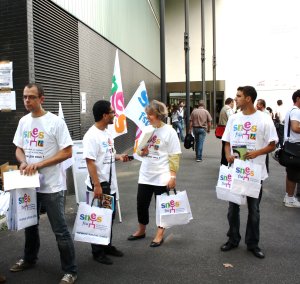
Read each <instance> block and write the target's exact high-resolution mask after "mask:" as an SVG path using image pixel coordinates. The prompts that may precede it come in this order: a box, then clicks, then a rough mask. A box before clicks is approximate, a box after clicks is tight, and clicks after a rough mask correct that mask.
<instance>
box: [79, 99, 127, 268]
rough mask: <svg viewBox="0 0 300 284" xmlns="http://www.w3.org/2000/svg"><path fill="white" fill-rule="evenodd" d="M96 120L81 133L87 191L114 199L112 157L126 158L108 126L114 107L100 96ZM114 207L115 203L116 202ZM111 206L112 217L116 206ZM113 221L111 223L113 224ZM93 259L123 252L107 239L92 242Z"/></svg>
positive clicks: (104, 259)
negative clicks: (86, 174) (95, 242)
mask: <svg viewBox="0 0 300 284" xmlns="http://www.w3.org/2000/svg"><path fill="white" fill-rule="evenodd" d="M93 115H94V120H95V124H94V125H93V126H92V127H90V128H89V130H88V131H87V132H86V134H85V135H84V137H83V141H82V142H83V158H84V159H85V160H86V164H87V168H88V176H87V178H86V181H85V183H86V185H87V189H88V191H91V192H93V193H94V198H97V199H99V198H102V197H103V194H108V195H112V196H113V197H114V201H116V192H117V189H118V183H117V176H116V167H115V161H116V160H120V161H123V162H127V161H128V155H125V154H122V155H118V154H116V153H115V149H114V140H113V138H112V135H111V134H110V132H109V131H108V130H107V126H108V125H109V124H113V123H114V117H115V111H114V110H113V109H112V107H111V103H110V102H109V101H105V100H100V101H97V102H96V103H95V104H94V106H93ZM115 208H116V206H115ZM115 208H114V210H113V218H112V220H114V218H115V212H116V210H115ZM112 225H113V224H112ZM91 246H92V254H93V258H94V260H96V261H97V262H100V263H102V264H108V265H109V264H112V263H113V262H112V260H111V259H110V258H109V257H107V255H112V256H117V257H122V256H123V252H121V251H120V250H118V249H117V248H116V247H115V246H113V245H112V234H111V238H110V243H109V244H108V245H107V246H105V245H97V244H91Z"/></svg>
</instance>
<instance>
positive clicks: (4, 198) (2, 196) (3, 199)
mask: <svg viewBox="0 0 300 284" xmlns="http://www.w3.org/2000/svg"><path fill="white" fill-rule="evenodd" d="M9 200H10V193H9V192H5V191H2V190H0V215H4V214H6V212H7V210H8V208H9Z"/></svg>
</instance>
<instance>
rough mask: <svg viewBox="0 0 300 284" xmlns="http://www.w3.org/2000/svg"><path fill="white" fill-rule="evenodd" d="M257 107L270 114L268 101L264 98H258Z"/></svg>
mask: <svg viewBox="0 0 300 284" xmlns="http://www.w3.org/2000/svg"><path fill="white" fill-rule="evenodd" d="M256 109H257V110H260V111H262V112H264V113H266V114H267V115H270V112H269V111H268V110H267V109H266V101H265V100H263V99H258V100H257V102H256Z"/></svg>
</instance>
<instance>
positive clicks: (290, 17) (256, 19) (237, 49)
mask: <svg viewBox="0 0 300 284" xmlns="http://www.w3.org/2000/svg"><path fill="white" fill-rule="evenodd" d="M204 2H205V41H206V42H205V43H206V65H205V68H206V80H212V25H211V23H212V16H211V15H212V12H211V0H204ZM189 3H190V48H191V49H190V64H191V66H190V78H191V81H201V19H200V17H201V16H200V15H201V14H200V13H201V11H200V0H190V1H189ZM299 11H300V1H299V0H286V1H282V0H216V33H217V34H216V44H217V49H216V56H217V71H216V74H217V80H225V97H229V96H230V97H234V96H235V94H236V88H237V87H238V86H241V85H246V84H247V85H253V86H254V87H255V88H256V89H257V91H258V97H261V98H264V99H265V100H266V101H267V105H269V106H271V107H275V106H274V104H276V100H277V99H279V98H281V99H283V100H284V101H285V102H286V104H291V95H292V93H293V92H294V91H295V90H296V89H299V88H300V69H299V66H300V52H299V46H300V37H299V34H300V21H299ZM183 33H184V1H183V0H166V53H167V54H166V64H167V68H166V73H167V74H166V78H167V82H182V81H185V67H184V66H185V63H184V62H185V61H184V60H185V59H184V49H183Z"/></svg>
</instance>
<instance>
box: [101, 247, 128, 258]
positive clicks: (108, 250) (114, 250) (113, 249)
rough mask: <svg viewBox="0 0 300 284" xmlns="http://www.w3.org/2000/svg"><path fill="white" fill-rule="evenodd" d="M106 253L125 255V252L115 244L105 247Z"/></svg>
mask: <svg viewBox="0 0 300 284" xmlns="http://www.w3.org/2000/svg"><path fill="white" fill-rule="evenodd" d="M104 251H105V253H106V254H109V255H112V256H118V257H122V256H123V255H124V253H123V252H121V251H120V250H118V249H117V248H116V247H114V246H107V247H105V249H104Z"/></svg>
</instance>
